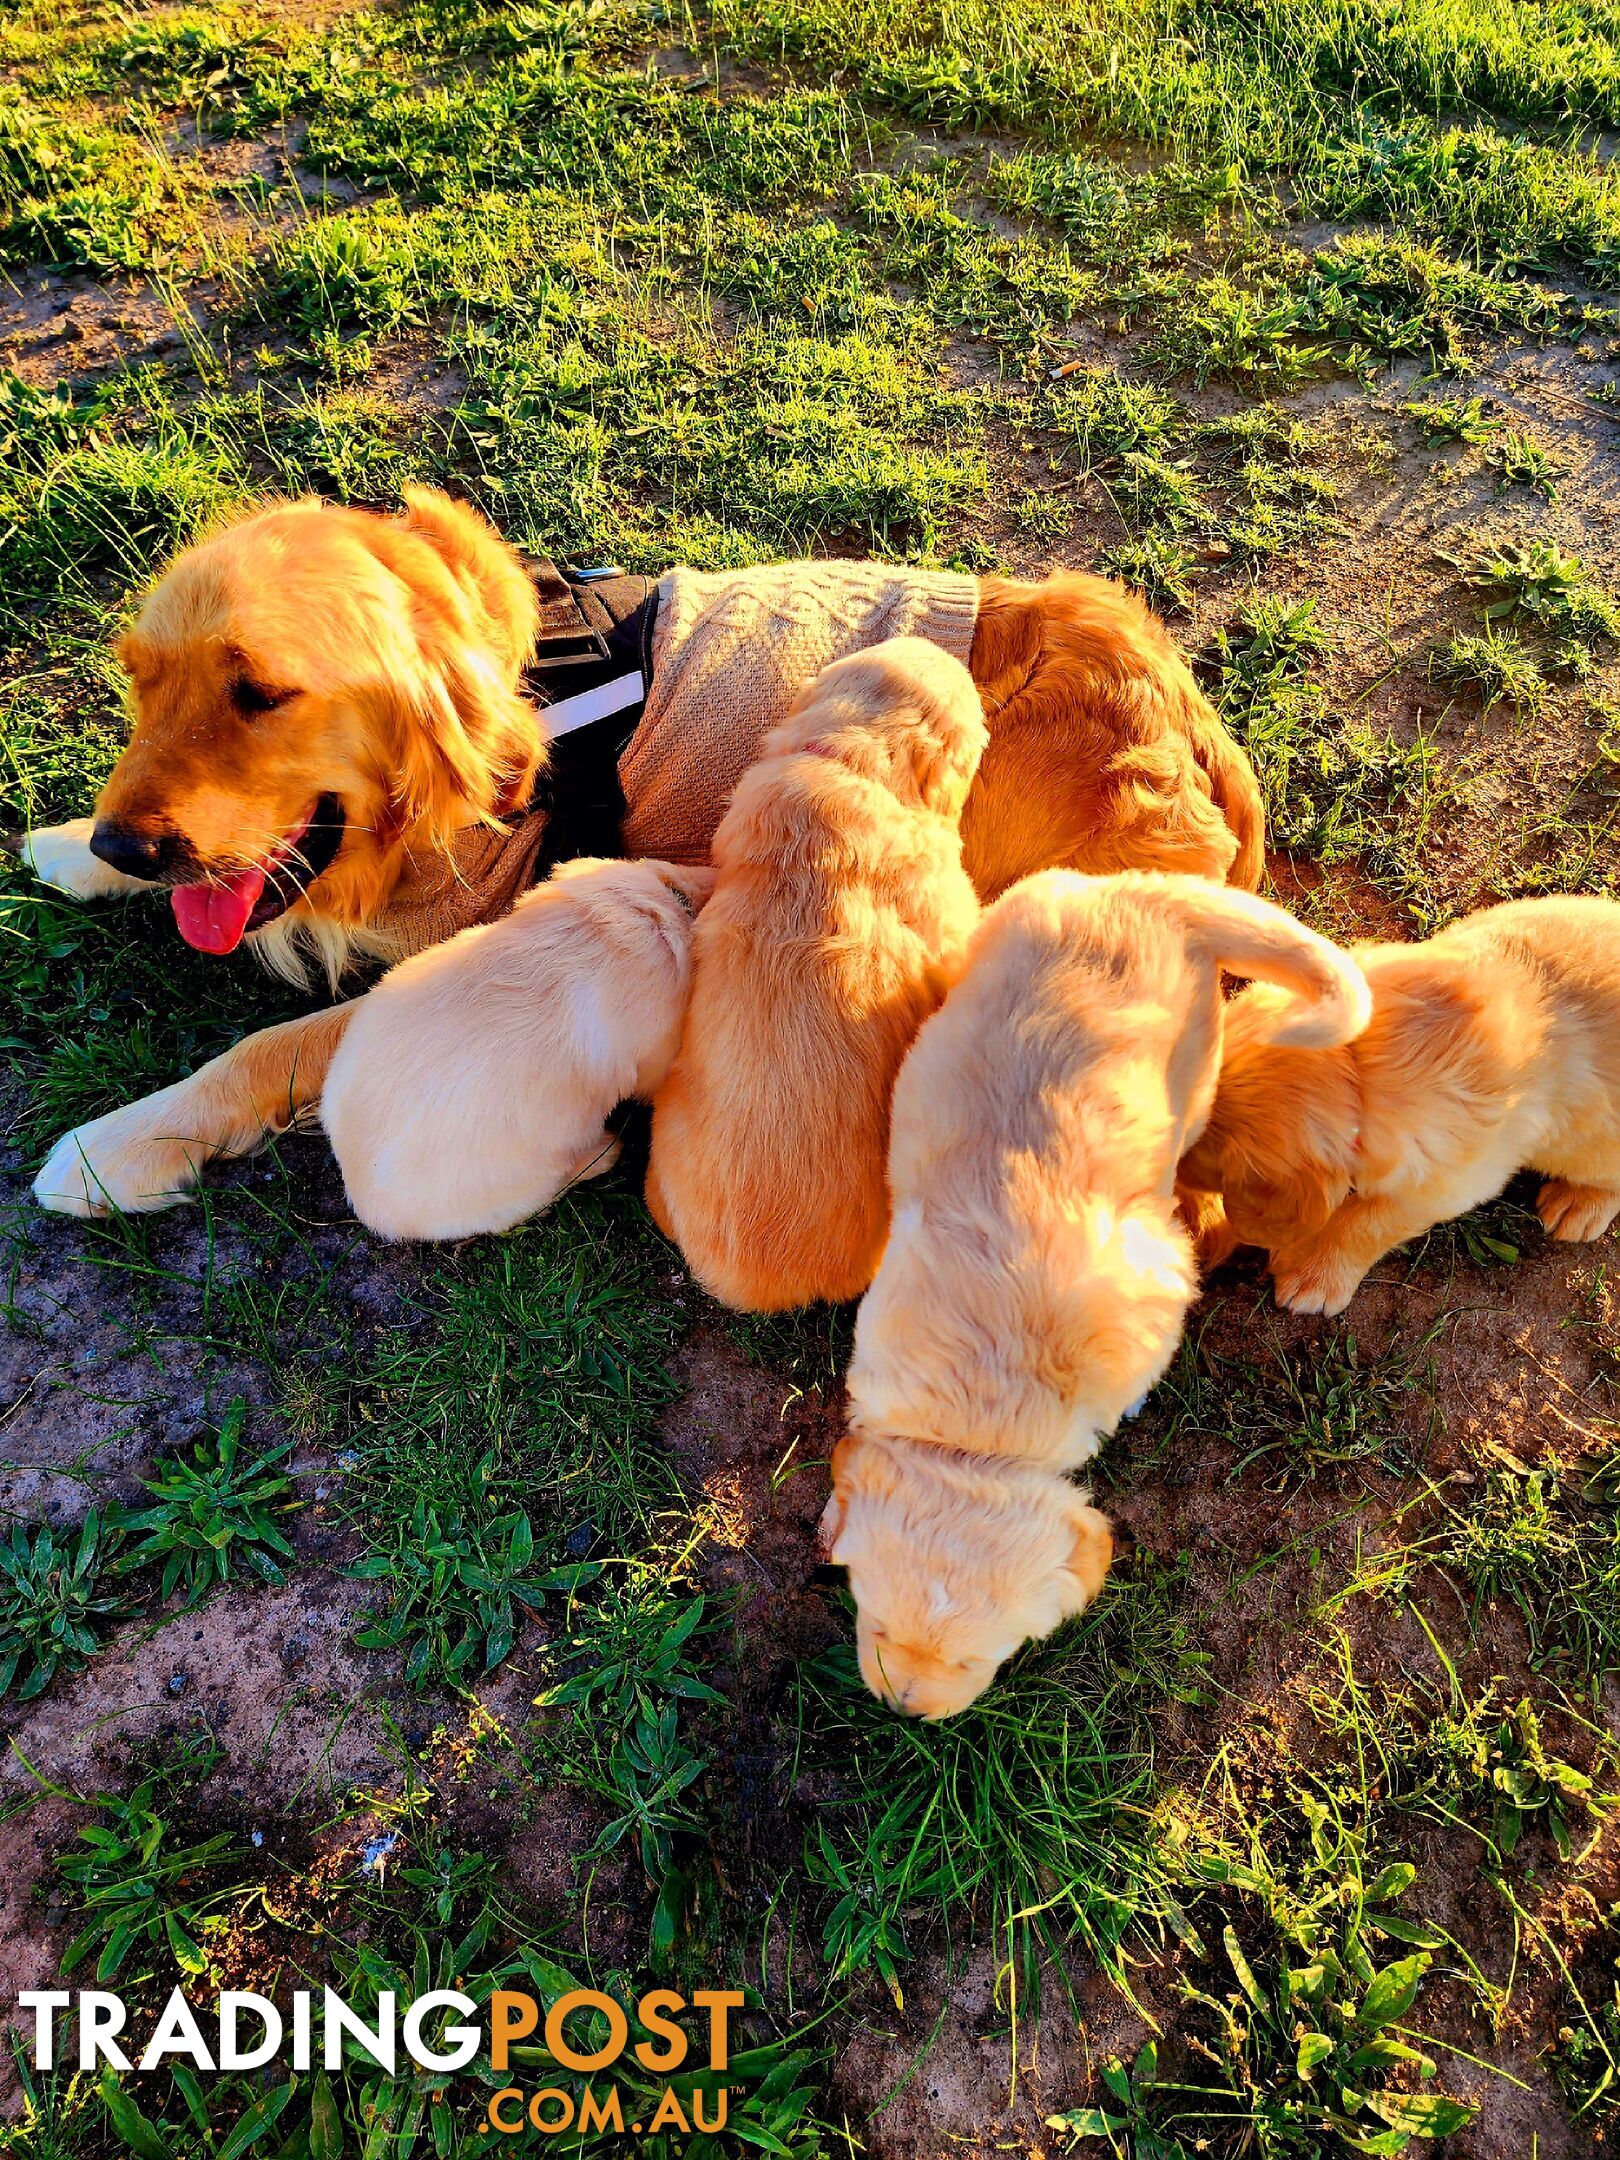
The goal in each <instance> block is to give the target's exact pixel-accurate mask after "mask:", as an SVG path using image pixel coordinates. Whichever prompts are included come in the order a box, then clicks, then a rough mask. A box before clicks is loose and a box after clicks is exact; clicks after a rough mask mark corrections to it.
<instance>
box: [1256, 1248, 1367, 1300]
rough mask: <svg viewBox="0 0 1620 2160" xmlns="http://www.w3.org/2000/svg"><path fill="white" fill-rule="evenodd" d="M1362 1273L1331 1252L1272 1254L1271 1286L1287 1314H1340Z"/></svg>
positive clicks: (1358, 1284) (1357, 1284)
mask: <svg viewBox="0 0 1620 2160" xmlns="http://www.w3.org/2000/svg"><path fill="white" fill-rule="evenodd" d="M1363 1272H1364V1271H1363V1270H1357V1269H1354V1268H1352V1267H1350V1266H1348V1265H1347V1264H1346V1263H1345V1262H1344V1261H1343V1260H1341V1259H1340V1258H1339V1257H1338V1255H1337V1254H1335V1253H1308V1254H1307V1253H1293V1254H1288V1253H1273V1254H1272V1256H1271V1283H1272V1288H1273V1290H1274V1291H1275V1292H1276V1297H1277V1303H1278V1304H1279V1305H1281V1306H1282V1307H1283V1308H1284V1310H1285V1311H1287V1312H1297V1313H1342V1312H1343V1311H1344V1309H1345V1307H1346V1306H1347V1305H1348V1304H1349V1302H1350V1300H1351V1299H1352V1298H1353V1297H1354V1296H1355V1294H1356V1292H1357V1290H1358V1289H1359V1288H1360V1286H1361V1277H1362V1273H1363Z"/></svg>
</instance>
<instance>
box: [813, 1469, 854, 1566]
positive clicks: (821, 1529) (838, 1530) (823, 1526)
mask: <svg viewBox="0 0 1620 2160" xmlns="http://www.w3.org/2000/svg"><path fill="white" fill-rule="evenodd" d="M848 1513H849V1506H848V1503H847V1502H846V1500H845V1499H844V1496H843V1494H842V1493H841V1492H840V1491H839V1490H838V1488H837V1487H836V1486H834V1488H833V1491H832V1494H831V1497H830V1498H829V1499H828V1502H827V1505H826V1506H825V1507H824V1508H823V1509H822V1511H821V1520H820V1522H819V1523H818V1524H817V1525H816V1538H817V1541H818V1542H819V1544H820V1546H821V1549H822V1551H823V1552H824V1553H825V1554H826V1555H827V1558H828V1559H829V1560H836V1559H837V1558H838V1554H837V1551H836V1550H835V1548H836V1546H837V1544H838V1540H839V1539H840V1538H841V1537H842V1536H843V1534H844V1518H845V1516H846V1515H847V1514H848Z"/></svg>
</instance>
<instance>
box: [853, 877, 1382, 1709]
mask: <svg viewBox="0 0 1620 2160" xmlns="http://www.w3.org/2000/svg"><path fill="white" fill-rule="evenodd" d="M1223 969H1225V970H1228V971H1230V972H1233V973H1237V974H1243V975H1256V976H1260V977H1263V978H1265V979H1266V980H1269V981H1271V982H1275V983H1280V984H1282V985H1284V986H1285V987H1286V989H1287V990H1288V992H1289V1000H1288V1004H1287V1009H1286V1017H1284V1018H1283V1019H1282V1020H1281V1021H1280V1022H1279V1031H1280V1032H1279V1039H1285V1040H1287V1041H1289V1042H1293V1043H1304V1044H1329V1043H1336V1042H1342V1041H1344V1040H1345V1039H1346V1038H1348V1037H1350V1036H1353V1035H1354V1034H1355V1033H1356V1032H1357V1030H1358V1029H1359V1028H1361V1027H1363V1026H1364V1025H1365V1024H1366V1019H1367V1011H1368V998H1367V987H1366V984H1365V982H1364V981H1363V980H1362V976H1361V973H1360V970H1359V969H1358V968H1357V966H1356V964H1355V962H1354V961H1353V960H1351V959H1349V958H1348V957H1347V956H1346V955H1345V954H1343V953H1340V952H1339V951H1337V949H1336V948H1335V947H1334V946H1332V945H1330V944H1328V942H1327V941H1326V940H1325V939H1324V938H1319V937H1317V936H1316V935H1315V934H1314V932H1312V931H1309V930H1306V929H1304V928H1303V927H1302V926H1301V925H1300V924H1298V923H1295V922H1293V921H1292V920H1290V918H1289V917H1288V916H1286V915H1285V914H1284V913H1283V912H1282V910H1281V909H1280V908H1275V907H1272V906H1271V905H1270V904H1269V903H1268V902H1266V901H1264V900H1257V899H1254V898H1253V897H1252V896H1250V895H1249V894H1247V893H1238V892H1232V891H1223V890H1222V889H1221V888H1220V887H1219V886H1217V885H1212V884H1209V883H1206V882H1205V881H1204V880H1202V879H1198V878H1186V877H1158V876H1153V875H1138V874H1127V875H1123V876H1118V877H1108V878H1087V877H1083V876H1079V875H1076V874H1075V873H1074V872H1071V871H1048V872H1045V873H1043V874H1042V875H1040V876H1037V877H1033V878H1028V879H1026V880H1025V881H1024V883H1022V884H1021V885H1017V886H1015V887H1014V888H1013V890H1012V891H1011V892H1010V893H1008V894H1006V895H1005V897H1004V898H1002V899H1001V900H1000V901H998V902H997V904H996V906H995V907H994V908H992V909H991V910H990V911H989V913H988V914H987V915H986V916H985V918H984V920H983V922H982V924H981V926H980V928H979V930H978V932H977V934H976V935H975V937H974V939H973V943H972V946H971V947H970V950H969V954H968V961H967V966H966V970H965V972H964V973H963V975H962V978H961V980H960V981H959V982H958V983H957V985H956V987H955V988H954V989H953V990H952V991H951V993H950V995H949V997H948V998H947V999H946V1001H945V1003H944V1005H943V1007H942V1009H941V1010H940V1011H939V1012H938V1013H937V1014H936V1015H935V1016H934V1018H932V1019H931V1020H929V1021H928V1023H927V1024H926V1026H924V1027H923V1029H922V1030H921V1032H920V1033H919V1035H918V1037H917V1040H916V1043H915V1045H914V1047H913V1048H912V1051H911V1054H910V1055H909V1057H908V1058H907V1059H906V1061H905V1064H904V1065H903V1067H902V1068H901V1072H900V1076H899V1079H898V1081H897V1083H896V1086H895V1091H894V1114H893V1137H892V1140H891V1142H890V1148H889V1185H890V1190H891V1194H892V1200H893V1211H894V1214H893V1228H892V1230H891V1232H890V1236H889V1243H888V1247H887V1249H886V1251H885V1252H884V1255H883V1262H882V1265H881V1267H880V1268H879V1269H878V1273H877V1278H876V1280H875V1281H874V1283H873V1284H872V1287H871V1289H870V1291H869V1292H868V1293H867V1295H866V1298H865V1299H864V1301H863V1303H862V1305H861V1309H860V1314H859V1316H858V1319H857V1321H856V1328H855V1349H854V1355H853V1358H852V1359H851V1363H850V1368H849V1377H848V1387H849V1412H850V1416H849V1424H850V1429H849V1434H848V1436H847V1437H846V1439H845V1440H844V1441H843V1442H841V1443H840V1446H839V1448H838V1450H837V1452H836V1454H835V1456H834V1461H833V1496H832V1499H831V1501H830V1502H829V1504H828V1510H827V1515H826V1518H825V1523H824V1531H823V1535H824V1539H825V1542H826V1544H827V1547H828V1550H829V1551H830V1553H831V1555H832V1557H833V1559H834V1560H837V1561H839V1562H842V1563H844V1564H845V1565H847V1566H848V1568H849V1571H850V1587H851V1589H852V1591H853V1593H854V1596H855V1602H856V1608H857V1612H858V1615H859V1622H858V1645H859V1653H860V1661H861V1671H862V1673H863V1675H864V1676H865V1678H866V1681H867V1684H868V1685H869V1686H870V1687H871V1688H872V1689H873V1691H874V1692H875V1693H877V1694H878V1695H881V1696H882V1697H884V1699H885V1700H887V1701H889V1702H892V1703H894V1704H895V1705H896V1706H897V1707H899V1708H901V1709H904V1710H908V1711H910V1712H912V1713H913V1714H914V1715H917V1716H921V1717H945V1716H948V1715H950V1714H951V1713H952V1712H954V1711H957V1710H960V1709H962V1708H964V1707H965V1706H966V1705H967V1704H968V1703H970V1702H972V1701H973V1700H974V1699H975V1697H976V1696H978V1695H979V1694H980V1693H981V1692H982V1690H983V1689H984V1688H985V1686H986V1685H987V1684H988V1683H989V1681H990V1679H991V1676H992V1675H993V1674H994V1672H995V1670H996V1667H997V1666H998V1665H999V1664H1000V1663H1001V1662H1002V1660H1003V1659H1005V1658H1006V1657H1007V1656H1008V1655H1009V1654H1010V1652H1011V1650H1012V1649H1013V1648H1015V1647H1016V1646H1017V1644H1018V1643H1020V1642H1022V1641H1023V1640H1024V1639H1025V1638H1026V1637H1028V1636H1031V1635H1042V1634H1045V1633H1046V1632H1047V1631H1048V1630H1049V1629H1051V1628H1052V1627H1054V1626H1055V1625H1056V1624H1057V1622H1058V1621H1059V1620H1061V1619H1063V1618H1065V1617H1066V1616H1067V1615H1069V1614H1071V1613H1075V1612H1078V1611H1080V1610H1081V1609H1082V1608H1083V1607H1084V1606H1085V1605H1086V1604H1087V1603H1088V1602H1089V1600H1090V1599H1091V1598H1092V1597H1093V1596H1094V1595H1095V1593H1096V1590H1097V1588H1098V1586H1099V1584H1100V1583H1101V1581H1102V1579H1103V1576H1104V1575H1105V1573H1106V1572H1107V1567H1108V1560H1109V1554H1110V1544H1109V1536H1108V1530H1107V1526H1106V1524H1105V1523H1104V1522H1103V1520H1102V1519H1101V1517H1099V1516H1098V1515H1097V1514H1096V1512H1095V1510H1094V1509H1092V1508H1090V1507H1089V1506H1087V1505H1086V1499H1085V1495H1084V1494H1082V1493H1080V1492H1078V1491H1077V1490H1076V1489H1075V1488H1074V1487H1073V1486H1072V1485H1071V1484H1070V1483H1069V1477H1070V1474H1071V1473H1072V1472H1074V1471H1076V1470H1078V1469H1080V1468H1081V1467H1082V1466H1083V1465H1084V1464H1085V1463H1087V1462H1088V1461H1089V1460H1090V1459H1091V1457H1092V1456H1093V1455H1094V1454H1095V1453H1096V1451H1097V1448H1098V1446H1099V1445H1100V1444H1101V1442H1102V1440H1103V1438H1104V1437H1105V1435H1107V1434H1108V1433H1110V1432H1112V1431H1113V1429H1114V1427H1115V1425H1116V1424H1117V1423H1118V1421H1119V1419H1120V1418H1121V1417H1122V1416H1124V1415H1125V1414H1126V1412H1127V1411H1129V1410H1131V1409H1134V1408H1135V1407H1136V1406H1137V1405H1138V1404H1139V1403H1140V1402H1141V1400H1142V1398H1143V1397H1144V1396H1145V1395H1146V1394H1147V1392H1148V1390H1149V1389H1150V1388H1151V1387H1152V1386H1153V1384H1154V1383H1155V1381H1157V1380H1158V1379H1159V1378H1160V1376H1161V1375H1162V1374H1163V1372H1164V1371H1165V1368H1166V1367H1167V1366H1168V1365H1169V1363H1170V1360H1171V1358H1172V1357H1173V1356H1174V1355H1175V1351H1176V1346H1177V1344H1178V1342H1179V1341H1180V1338H1181V1331H1182V1323H1183V1320H1184V1317H1185V1314H1186V1310H1187V1306H1188V1304H1189V1303H1190V1302H1191V1299H1192V1296H1193V1293H1194V1289H1195V1287H1196V1276H1195V1269H1194V1263H1193V1250H1192V1241H1191V1239H1190V1237H1189V1236H1188V1234H1187V1231H1186V1229H1185V1228H1184V1227H1183V1224H1182V1222H1181V1220H1180V1218H1179V1216H1178V1214H1177V1211H1176V1189H1175V1182H1176V1165H1177V1163H1178V1161H1179V1160H1180V1159H1181V1157H1182V1156H1183V1155H1184V1154H1185V1153H1186V1151H1187V1149H1188V1147H1189V1146H1190V1145H1191V1143H1192V1142H1193V1141H1194V1140H1195V1139H1196V1138H1197V1136H1198V1134H1199V1133H1200V1132H1201V1130H1202V1129H1203V1125H1204V1120H1205V1119H1206V1118H1207V1116H1208V1115H1209V1108H1210V1104H1211V1101H1212V1100H1213V1097H1214V1093H1215V1085H1216V1074H1217V1071H1218V1069H1219V1063H1220V1050H1221V1024H1222V1012H1223V1000H1222V993H1221V973H1222V970H1223Z"/></svg>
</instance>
